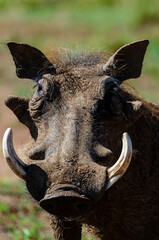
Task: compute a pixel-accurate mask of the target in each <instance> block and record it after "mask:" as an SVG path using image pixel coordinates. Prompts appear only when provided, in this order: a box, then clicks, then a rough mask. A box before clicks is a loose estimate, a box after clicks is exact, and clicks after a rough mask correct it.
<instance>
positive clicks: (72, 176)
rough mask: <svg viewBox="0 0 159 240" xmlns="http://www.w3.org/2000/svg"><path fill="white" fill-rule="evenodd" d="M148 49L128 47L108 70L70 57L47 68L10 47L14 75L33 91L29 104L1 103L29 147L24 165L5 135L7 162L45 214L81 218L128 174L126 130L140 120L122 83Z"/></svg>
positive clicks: (142, 44) (57, 57)
mask: <svg viewBox="0 0 159 240" xmlns="http://www.w3.org/2000/svg"><path fill="white" fill-rule="evenodd" d="M147 45H148V41H147V40H143V41H138V42H134V43H131V44H128V45H126V46H124V47H122V48H121V49H119V50H118V51H117V52H116V53H115V54H114V55H113V56H112V57H111V58H110V59H109V60H108V62H107V63H106V64H105V63H104V59H103V57H101V56H100V55H96V56H95V55H90V54H81V55H79V54H75V53H73V52H71V51H68V50H60V51H61V52H62V53H61V54H60V51H59V52H56V54H55V53H53V54H52V59H50V61H49V60H48V58H46V56H45V55H44V54H43V53H42V52H41V51H39V50H38V49H36V48H33V47H31V46H29V45H27V44H18V43H14V42H9V43H8V47H9V49H10V52H11V54H12V56H13V59H14V62H15V65H16V72H17V76H18V77H20V78H29V79H32V80H33V81H35V82H36V85H37V90H36V91H35V94H34V95H33V97H32V98H29V99H27V98H20V97H13V96H10V97H8V99H7V100H6V105H7V106H8V107H9V108H10V109H11V110H12V111H13V112H14V113H15V115H16V116H17V117H18V119H19V120H20V121H21V122H22V123H23V124H25V125H26V126H27V127H28V128H29V130H30V133H31V136H32V138H33V141H32V142H31V144H30V145H29V146H28V147H27V149H26V150H25V156H24V159H23V161H22V160H21V159H20V158H19V157H18V156H17V155H16V153H15V151H14V148H13V145H12V132H11V129H8V130H7V131H6V133H5V135H4V141H3V150H4V155H5V157H6V160H7V162H8V164H9V166H10V167H11V169H12V170H13V171H14V172H15V173H16V174H17V175H18V176H19V177H20V178H22V179H24V180H25V181H26V186H27V188H28V190H29V192H30V194H31V195H32V196H33V198H34V199H36V200H37V201H38V202H39V204H40V206H41V207H42V208H44V209H45V210H46V211H47V212H49V213H51V214H54V215H58V216H60V217H63V218H65V219H71V220H72V219H77V218H79V217H80V216H82V215H84V214H86V213H87V212H88V210H90V209H91V208H93V206H94V204H96V203H97V202H98V201H99V200H100V199H101V198H102V196H103V195H104V193H105V191H106V190H107V189H108V188H109V187H111V186H112V185H113V184H114V183H115V182H116V181H117V180H118V179H119V178H120V177H121V176H122V175H123V174H124V172H125V171H126V170H127V167H128V165H129V163H130V160H131V155H132V146H131V140H130V138H129V136H128V134H127V133H125V131H126V130H127V128H128V127H129V126H130V125H131V124H133V123H134V122H135V121H136V120H137V119H138V118H139V117H140V115H141V113H142V104H141V102H139V101H133V99H129V96H128V94H126V93H125V92H124V90H122V88H121V87H120V84H121V83H122V82H123V81H124V80H126V79H129V78H136V77H138V76H140V73H141V68H142V61H143V58H144V54H145V51H146V48H147ZM122 135H123V147H122V152H121V154H120V151H121V146H122V143H121V139H122ZM115 162H116V163H115Z"/></svg>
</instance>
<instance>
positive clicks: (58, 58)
mask: <svg viewBox="0 0 159 240" xmlns="http://www.w3.org/2000/svg"><path fill="white" fill-rule="evenodd" d="M46 55H47V57H48V59H49V60H50V62H51V63H53V64H60V65H62V66H67V65H86V66H89V65H96V64H98V63H100V62H105V61H106V60H104V59H106V58H107V57H106V54H105V56H104V54H101V53H99V54H98V53H87V52H80V51H74V50H70V49H66V48H55V49H53V50H52V51H51V52H49V53H48V54H46Z"/></svg>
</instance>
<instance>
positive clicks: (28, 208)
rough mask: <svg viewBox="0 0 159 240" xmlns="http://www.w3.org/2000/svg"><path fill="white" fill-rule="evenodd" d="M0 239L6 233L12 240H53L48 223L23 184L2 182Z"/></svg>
mask: <svg viewBox="0 0 159 240" xmlns="http://www.w3.org/2000/svg"><path fill="white" fill-rule="evenodd" d="M0 196H1V197H3V198H2V199H4V200H3V201H0V238H1V234H2V233H3V234H4V233H5V235H6V236H8V237H9V239H11V240H29V239H34V240H43V239H45V240H51V239H52V237H51V233H49V231H48V228H47V221H46V220H45V221H44V220H43V219H44V218H41V217H40V216H41V209H40V208H39V207H38V206H37V205H36V204H35V203H33V202H32V201H31V199H30V198H29V196H27V194H26V193H25V190H24V187H23V186H22V184H20V183H17V182H3V181H1V182H0Z"/></svg>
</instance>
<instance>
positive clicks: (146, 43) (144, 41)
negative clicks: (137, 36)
mask: <svg viewBox="0 0 159 240" xmlns="http://www.w3.org/2000/svg"><path fill="white" fill-rule="evenodd" d="M141 42H143V43H144V44H145V45H146V47H147V46H148V45H149V43H150V41H149V40H148V39H144V40H141Z"/></svg>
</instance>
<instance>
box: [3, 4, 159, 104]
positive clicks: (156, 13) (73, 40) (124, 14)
mask: <svg viewBox="0 0 159 240" xmlns="http://www.w3.org/2000/svg"><path fill="white" fill-rule="evenodd" d="M0 33H1V34H0V39H1V40H0V43H1V44H0V54H1V59H3V58H5V59H4V62H2V60H1V64H0V76H1V78H0V79H1V83H2V82H6V81H7V82H9V84H11V83H12V82H13V80H14V78H16V77H15V75H12V74H11V73H13V69H12V68H13V65H12V64H11V63H10V62H9V65H8V64H7V59H8V57H9V56H8V55H9V54H8V52H7V50H6V46H5V45H4V44H3V43H6V42H7V41H19V42H27V43H28V44H32V45H34V46H36V47H38V48H40V49H42V50H43V51H47V50H49V49H50V48H54V47H55V46H56V47H57V46H62V47H67V48H68V47H69V48H78V49H81V50H88V51H89V50H90V51H106V52H111V53H113V52H114V51H115V50H116V49H118V48H119V47H121V46H122V45H124V44H126V43H128V42H132V41H136V40H139V39H145V38H146V39H149V40H150V45H149V48H148V51H147V54H146V58H145V62H144V68H143V75H142V77H141V81H139V80H137V81H133V83H134V85H135V86H137V89H138V90H139V91H140V93H141V95H142V96H143V97H144V98H146V99H147V100H152V101H158V81H159V80H158V79H159V68H158V64H159V2H158V0H151V1H150V0H142V1H140V0H133V1H132V0H76V1H73V0H14V1H12V0H0ZM6 65H7V66H6ZM5 67H6V69H5ZM8 68H9V71H8ZM14 83H15V82H14ZM18 85H19V84H18ZM18 85H17V87H18Z"/></svg>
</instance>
